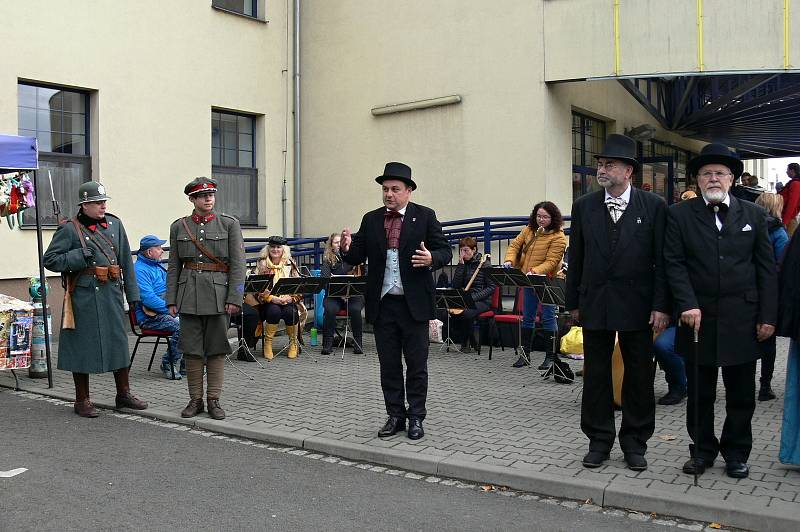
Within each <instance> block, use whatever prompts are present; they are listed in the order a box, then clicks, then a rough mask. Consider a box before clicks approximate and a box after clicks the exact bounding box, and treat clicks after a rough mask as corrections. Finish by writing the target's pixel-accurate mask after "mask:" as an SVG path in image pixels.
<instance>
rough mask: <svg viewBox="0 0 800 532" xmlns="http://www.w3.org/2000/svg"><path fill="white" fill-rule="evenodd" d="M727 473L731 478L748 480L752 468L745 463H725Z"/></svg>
mask: <svg viewBox="0 0 800 532" xmlns="http://www.w3.org/2000/svg"><path fill="white" fill-rule="evenodd" d="M725 473H727V474H728V476H729V477H731V478H747V475H749V474H750V468H749V467H747V464H745V463H744V462H735V461H733V460H732V461H730V462H725Z"/></svg>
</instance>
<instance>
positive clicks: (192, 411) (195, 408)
mask: <svg viewBox="0 0 800 532" xmlns="http://www.w3.org/2000/svg"><path fill="white" fill-rule="evenodd" d="M202 411H203V400H202V399H191V400H190V401H189V404H188V405H186V408H184V409H183V410H181V417H194V416H196V415H197V414H199V413H200V412H202Z"/></svg>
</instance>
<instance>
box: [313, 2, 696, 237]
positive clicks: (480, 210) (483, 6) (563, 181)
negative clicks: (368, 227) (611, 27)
mask: <svg viewBox="0 0 800 532" xmlns="http://www.w3.org/2000/svg"><path fill="white" fill-rule="evenodd" d="M550 3H552V2H544V1H541V0H540V1H537V2H522V1H510V0H508V1H502V2H485V1H482V0H439V1H437V2H429V1H425V0H408V1H404V2H393V1H390V0H374V1H370V2H366V1H359V0H338V1H337V2H327V1H325V0H306V1H305V2H303V12H302V13H301V21H302V25H303V38H302V44H301V46H302V74H303V90H302V106H301V107H302V113H303V114H302V126H303V129H302V130H303V136H302V163H301V164H302V172H303V186H304V189H303V190H304V191H303V198H302V206H303V216H302V223H303V232H304V234H306V235H323V234H326V233H330V232H333V231H336V230H338V229H340V228H341V226H343V225H348V226H351V227H353V228H356V227H358V224H359V222H360V219H361V216H362V214H363V213H364V212H366V211H367V210H369V209H372V208H375V207H377V206H380V201H381V198H380V190H379V188H378V186H377V185H376V184H375V182H374V181H373V178H374V177H375V176H376V175H378V174H380V173H381V171H382V170H383V164H384V163H385V162H386V161H392V160H400V161H403V162H406V163H408V164H410V165H411V167H412V169H413V173H414V176H415V178H416V180H417V182H418V185H419V189H418V190H417V191H416V192H415V193H414V196H413V199H414V200H415V201H418V202H419V203H423V204H426V205H429V206H431V207H433V208H434V209H436V211H437V214H438V216H439V219H440V220H454V219H463V218H470V217H476V216H519V215H527V214H528V213H529V212H530V209H531V207H532V206H533V204H534V203H535V202H537V201H541V200H543V199H549V200H552V201H554V202H556V203H557V204H558V205H559V206H560V207H561V208H562V210H563V211H565V213H569V210H570V205H571V203H572V153H571V149H572V134H571V127H572V117H571V114H572V111H573V110H577V111H581V112H584V113H587V114H590V115H592V116H595V117H598V118H602V119H603V120H605V121H607V122H608V123H609V125H608V132H609V133H613V132H618V133H622V132H623V131H624V129H625V128H628V127H633V126H638V125H640V124H643V123H646V124H651V125H653V126H657V122H656V120H655V119H654V118H652V117H651V116H650V115H649V114H648V113H647V112H646V111H645V110H644V109H643V108H642V107H641V106H640V105H639V104H638V103H637V102H636V101H635V100H634V99H633V97H631V96H630V95H629V94H628V93H627V92H626V91H625V90H624V89H623V88H622V86H621V85H619V83H617V82H616V81H595V82H580V83H562V84H551V85H547V84H545V82H544V69H545V65H544V61H543V59H544V57H545V46H544V43H543V38H544V35H545V34H546V33H547V31H546V28H547V21H546V20H545V19H543V10H544V6H545V5H547V4H550ZM558 3H563V4H575V5H576V6H577V7H580V4H582V2H572V1H565V2H558ZM584 3H585V2H584ZM559 24H560V26H559V27H560V28H561V29H562V31H563V32H564V33H569V32H568V31H567V30H568V29H569V24H570V20H569V19H567V18H565V19H564V20H562V21H560V22H559ZM548 31H549V30H548ZM571 35H572V36H573V40H572V41H571V44H570V46H571V48H572V49H580V50H588V49H590V48H592V43H591V42H587V41H584V40H580V39H576V38H574V37H575V36H574V34H571ZM549 47H550V44H549V43H548V44H547V48H549ZM448 95H459V96H461V98H462V101H461V103H459V104H454V105H448V106H443V107H436V108H430V109H422V110H415V111H409V112H403V113H396V114H389V115H382V116H373V115H372V114H371V113H370V110H371V109H372V108H374V107H379V106H385V105H389V104H401V103H407V102H414V101H418V100H424V99H430V98H437V97H443V96H448ZM656 138H658V139H659V140H663V141H669V142H672V143H673V144H675V145H676V146H681V147H684V148H688V149H693V150H698V149H699V147H700V146H701V145H702V143H696V142H692V141H688V140H686V139H683V138H681V137H679V136H678V135H675V134H672V133H669V132H666V131H664V130H663V129H661V128H657V133H656Z"/></svg>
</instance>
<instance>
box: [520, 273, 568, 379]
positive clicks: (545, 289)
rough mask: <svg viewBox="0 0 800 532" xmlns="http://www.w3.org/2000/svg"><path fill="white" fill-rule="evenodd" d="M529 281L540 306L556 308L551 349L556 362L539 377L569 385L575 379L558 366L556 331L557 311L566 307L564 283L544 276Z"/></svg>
mask: <svg viewBox="0 0 800 532" xmlns="http://www.w3.org/2000/svg"><path fill="white" fill-rule="evenodd" d="M531 281H532V283H533V285H534V286H533V289H534V290H535V291H536V296H537V297H538V298H539V302H540V303H541V304H542V305H548V306H552V307H555V308H556V330H555V331H553V337H552V340H553V345H552V349H553V353H554V354H555V355H556V360H555V361H554V362H553V364H552V365H551V366H550V367H549V368H547V369H546V370H544V371H542V372H540V373H539V376H540V377H542V379H543V380H546V379H548V378H550V376H552V377H553V379H555V378H556V377H559V378H560V379H561V380H562V381H564V382H568V383H570V384H571V383H572V382H573V381H574V380H575V379H574V378H570V377H568V376H567V375H566V374H565V373H564V371H563V370H562V369H561V366H560V365H559V364H558V362H559V358H558V346H559V345H560V340H561V339H560V337H559V330H558V309H559V308H560V307H564V306H565V305H566V301H565V296H564V291H565V289H566V285H565V282H564V280H563V279H560V278H558V277H555V278H553V279H550V278H548V277H547V276H546V275H532V276H531Z"/></svg>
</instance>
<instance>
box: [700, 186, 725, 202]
mask: <svg viewBox="0 0 800 532" xmlns="http://www.w3.org/2000/svg"><path fill="white" fill-rule="evenodd" d="M727 195H728V193H727V192H724V191H723V190H720V189H718V188H715V189H713V190H706V191H705V192H703V197H704V198H705V199H706V201H708V202H709V203H720V202H721V201H722V200H724V199H725V196H727Z"/></svg>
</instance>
